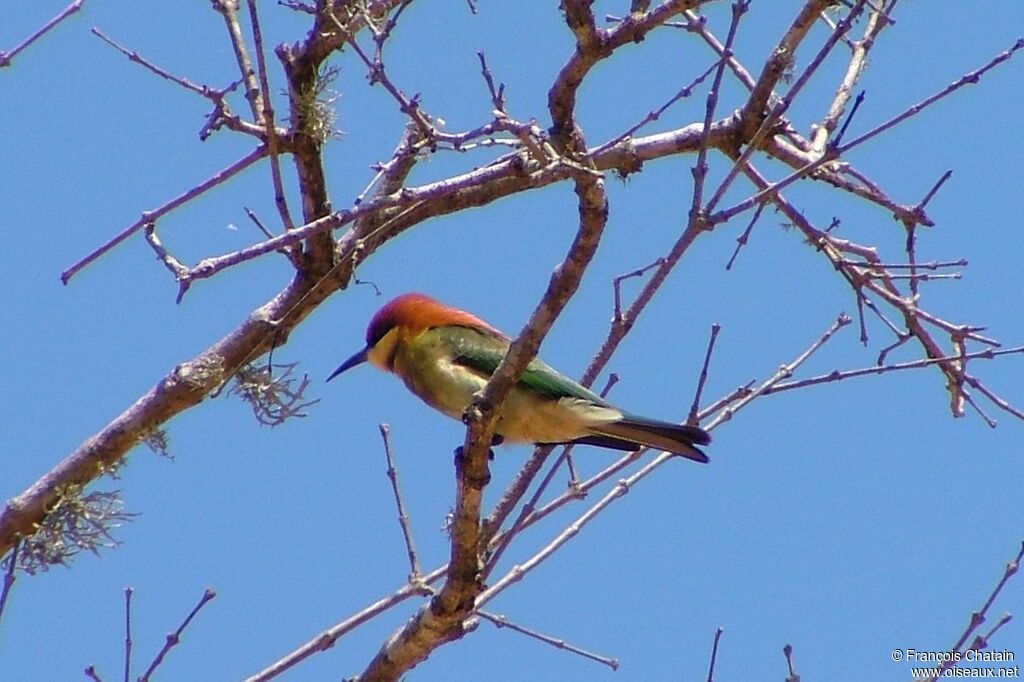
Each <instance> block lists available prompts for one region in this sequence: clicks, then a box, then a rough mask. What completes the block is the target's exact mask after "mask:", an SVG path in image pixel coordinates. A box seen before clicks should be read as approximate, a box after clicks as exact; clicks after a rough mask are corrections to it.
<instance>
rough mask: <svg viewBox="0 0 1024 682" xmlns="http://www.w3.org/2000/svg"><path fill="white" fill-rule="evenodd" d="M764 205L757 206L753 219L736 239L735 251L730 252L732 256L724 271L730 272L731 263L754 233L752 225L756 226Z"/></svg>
mask: <svg viewBox="0 0 1024 682" xmlns="http://www.w3.org/2000/svg"><path fill="white" fill-rule="evenodd" d="M764 207H765V204H758V205H757V210H756V211H754V217H753V218H751V219H750V222H749V223H747V227H746V229H745V230H743V233H742V234H741V235H740V236H739V237H736V249H735V250H734V251H733V252H732V256H731V257H730V258H729V262H728V263H726V264H725V269H726V270H732V265H733V263H735V262H736V257H737V256H739V255H740V249H742V248H743V247H744V246H746V245H747V242H748V241H749V240H750V233H751V232H753V231H754V225H756V224H757V219H758V218H760V217H761V213H762V212H763V211H764Z"/></svg>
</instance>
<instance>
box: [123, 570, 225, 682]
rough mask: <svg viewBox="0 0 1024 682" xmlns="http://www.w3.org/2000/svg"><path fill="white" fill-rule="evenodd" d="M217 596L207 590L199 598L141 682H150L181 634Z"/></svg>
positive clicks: (168, 636) (169, 635) (166, 641)
mask: <svg viewBox="0 0 1024 682" xmlns="http://www.w3.org/2000/svg"><path fill="white" fill-rule="evenodd" d="M216 596H217V593H216V592H214V591H213V590H211V589H210V588H206V591H205V592H203V596H202V597H200V598H199V602H198V603H197V604H196V605H195V607H193V609H192V611H190V612H189V614H188V615H187V616H185V620H183V621H182V622H181V625H179V626H178V629H177V630H175V631H174V632H172V633H170V634H168V635H167V638H166V640H165V641H164V646H163V648H161V649H160V651H159V652H158V653H157V655H156V658H154V659H153V662H152V663H150V664H149V667H148V668H146V672H145V673H143V675H142V677H140V678H139V682H149V679H150V678H151V677H152V675H153V673H154V672H155V671H156V669H157V668H158V667H160V664H161V663H163V661H164V657H165V656H167V653H168V652H169V651H170V650H171V649H173V648H174V646H175V645H176V644H178V643H179V642H180V641H181V634H182V633H183V632H184V631H185V628H187V627H188V624H189V623H191V622H192V619H193V618H195V617H196V614H197V613H199V610H200V609H201V608H203V607H204V606H206V604H207V603H208V602H209V601H210V600H211V599H213V598H214V597H216Z"/></svg>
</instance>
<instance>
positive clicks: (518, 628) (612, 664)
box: [476, 610, 619, 670]
mask: <svg viewBox="0 0 1024 682" xmlns="http://www.w3.org/2000/svg"><path fill="white" fill-rule="evenodd" d="M476 614H477V615H478V616H480V617H481V618H483V619H484V620H488V621H490V622H492V623H494V625H495V626H497V627H498V628H499V629H501V628H508V629H509V630H513V631H515V632H518V633H520V634H523V635H526V636H527V637H530V638H532V639H536V640H538V641H540V642H544V643H545V644H550V645H551V646H553V647H555V648H556V649H562V650H563V651H568V652H570V653H573V654H577V655H579V656H582V657H583V658H589V659H590V660H592V661H597V662H598V663H600V664H602V665H606V666H608V667H609V668H611V669H612V670H618V669H619V660H618V659H617V658H609V657H607V656H601V655H600V654H595V653H593V652H591V651H587V650H586V649H581V648H580V647H578V646H574V645H572V644H569V643H568V642H566V641H565V640H564V639H559V638H557V637H552V636H551V635H545V634H544V633H542V632H537V631H536V630H531V629H530V628H526V627H523V626H522V625H516V624H515V623H513V622H512V621H510V620H509V619H508V618H506V617H505V616H504V615H502V614H497V613H490V612H489V611H483V610H478V611H477V612H476Z"/></svg>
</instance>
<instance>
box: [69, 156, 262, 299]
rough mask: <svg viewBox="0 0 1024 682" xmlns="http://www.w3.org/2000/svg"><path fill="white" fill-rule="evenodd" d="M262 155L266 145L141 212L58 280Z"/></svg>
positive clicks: (229, 177) (71, 275)
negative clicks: (151, 208) (136, 218)
mask: <svg viewBox="0 0 1024 682" xmlns="http://www.w3.org/2000/svg"><path fill="white" fill-rule="evenodd" d="M266 155H267V146H266V145H260V146H258V147H256V148H255V149H253V150H252V151H251V152H249V153H248V154H246V155H245V156H243V157H242V158H240V159H239V160H238V161H235V162H234V163H233V164H231V165H230V166H228V167H227V168H224V169H222V170H220V171H218V172H217V173H214V174H213V175H212V176H210V177H209V178H207V179H206V180H203V181H202V182H201V183H199V184H198V185H195V186H194V187H192V188H191V189H189V190H187V191H185V192H183V193H182V194H179V195H178V196H176V197H174V198H173V199H171V200H170V201H168V202H167V203H165V204H163V205H161V206H158V207H157V208H155V209H153V210H151V211H143V212H142V216H141V217H140V218H139V219H138V220H136V221H135V222H134V223H132V224H131V225H129V226H128V227H126V228H124V229H123V230H121V231H120V232H118V233H117V234H116V235H114V237H112V238H111V239H109V240H107V241H106V242H105V243H104V244H102V245H101V246H100V247H98V248H97V249H95V250H94V251H92V252H91V253H90V254H89V255H87V256H86V257H85V258H82V259H81V260H79V261H78V262H76V263H75V264H74V265H72V266H71V267H69V268H68V269H67V270H65V271H64V272H62V273H60V281H61V282H63V283H64V284H67V283H68V281H70V280H71V278H72V277H74V276H75V275H76V274H78V273H79V272H80V271H81V270H82V269H83V268H85V267H86V266H87V265H89V264H91V263H93V262H94V261H96V260H97V259H98V258H99V257H100V256H103V255H104V254H106V253H107V252H108V251H110V250H111V249H113V248H114V247H115V246H117V245H118V244H120V243H121V242H123V241H124V240H125V239H128V237H131V236H132V235H133V234H135V233H136V232H138V231H139V230H141V229H143V228H144V227H146V225H150V224H152V223H155V222H156V221H157V220H159V219H160V218H162V217H163V216H165V215H167V214H168V213H170V212H171V211H173V210H174V209H176V208H178V207H179V206H181V205H183V204H186V203H188V202H189V201H191V200H193V199H195V198H196V197H198V196H200V195H202V194H204V193H205V192H207V191H209V190H211V189H213V188H214V187H216V186H218V185H221V184H224V183H225V182H227V181H228V180H230V179H231V178H233V177H234V176H236V175H238V174H239V173H241V172H242V171H243V170H245V169H246V168H248V167H249V166H251V165H252V164H254V163H256V162H257V161H259V160H260V159H262V158H263V157H264V156H266Z"/></svg>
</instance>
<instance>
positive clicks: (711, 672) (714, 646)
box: [708, 627, 725, 682]
mask: <svg viewBox="0 0 1024 682" xmlns="http://www.w3.org/2000/svg"><path fill="white" fill-rule="evenodd" d="M723 632H725V630H723V629H722V628H721V627H718V628H716V629H715V639H714V640H713V641H712V643H711V661H710V662H709V663H708V682H715V662H716V661H717V660H718V642H719V641H720V640H721V639H722V633H723Z"/></svg>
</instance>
